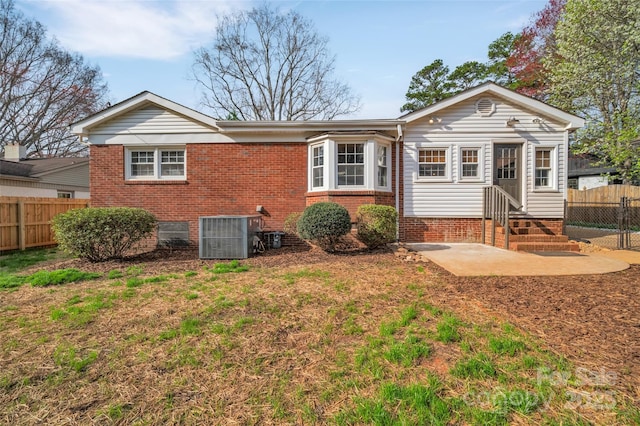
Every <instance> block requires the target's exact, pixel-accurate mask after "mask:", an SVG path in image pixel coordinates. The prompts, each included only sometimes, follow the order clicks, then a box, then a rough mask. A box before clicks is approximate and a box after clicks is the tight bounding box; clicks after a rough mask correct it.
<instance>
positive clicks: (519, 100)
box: [400, 82, 585, 130]
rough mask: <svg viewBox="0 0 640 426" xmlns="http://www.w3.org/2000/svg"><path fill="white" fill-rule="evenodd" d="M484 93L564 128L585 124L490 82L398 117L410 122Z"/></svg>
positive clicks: (556, 109) (569, 115)
mask: <svg viewBox="0 0 640 426" xmlns="http://www.w3.org/2000/svg"><path fill="white" fill-rule="evenodd" d="M484 93H493V94H495V95H496V96H499V97H501V98H504V99H507V100H509V101H511V102H513V103H516V104H519V105H522V106H523V107H525V108H528V109H530V110H532V111H535V112H537V113H539V114H542V115H546V116H549V117H551V118H554V119H556V120H558V121H560V122H562V123H565V130H574V129H579V128H581V127H584V125H585V120H584V119H583V118H581V117H578V116H575V115H573V114H569V113H568V112H564V111H562V110H560V109H558V108H556V107H553V106H551V105H548V104H546V103H544V102H541V101H539V100H537V99H533V98H530V97H528V96H525V95H521V94H520V93H517V92H514V91H513V90H509V89H505V88H504V87H502V86H499V85H497V84H495V83H491V82H489V83H484V84H481V85H480V86H476V87H474V88H471V89H469V90H465V91H464V92H461V93H458V94H457V95H454V96H452V97H450V98H447V99H444V100H442V101H440V102H437V103H435V104H433V105H430V106H428V107H426V108H422V109H420V110H418V111H414V112H410V113H408V114H406V115H403V116H401V117H400V119H402V120H405V121H406V122H407V123H410V122H412V121H415V120H418V119H420V118H423V117H426V116H429V115H433V114H435V113H437V112H438V111H441V110H443V109H445V108H448V107H450V106H452V105H455V104H457V103H460V102H463V101H465V100H467V99H470V98H473V97H475V96H478V95H481V94H484Z"/></svg>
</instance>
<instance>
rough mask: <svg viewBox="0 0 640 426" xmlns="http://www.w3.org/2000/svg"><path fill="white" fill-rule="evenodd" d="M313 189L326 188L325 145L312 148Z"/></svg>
mask: <svg viewBox="0 0 640 426" xmlns="http://www.w3.org/2000/svg"><path fill="white" fill-rule="evenodd" d="M311 161H312V164H311V187H312V188H323V187H324V145H315V146H312V147H311Z"/></svg>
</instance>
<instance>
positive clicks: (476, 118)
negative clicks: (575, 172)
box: [72, 83, 584, 250]
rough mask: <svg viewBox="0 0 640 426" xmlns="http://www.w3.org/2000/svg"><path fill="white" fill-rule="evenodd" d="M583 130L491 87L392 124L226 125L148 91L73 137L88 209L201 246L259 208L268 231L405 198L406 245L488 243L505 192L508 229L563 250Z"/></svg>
mask: <svg viewBox="0 0 640 426" xmlns="http://www.w3.org/2000/svg"><path fill="white" fill-rule="evenodd" d="M583 125H584V120H583V119H581V118H579V117H576V116H574V115H571V114H568V113H565V112H563V111H560V110H558V109H556V108H553V107H551V106H549V105H547V104H544V103H542V102H540V101H537V100H534V99H531V98H528V97H526V96H523V95H520V94H518V93H516V92H513V91H511V90H508V89H505V88H502V87H500V86H498V85H496V84H494V83H485V84H482V85H480V86H477V87H475V88H472V89H469V90H467V91H465V92H462V93H460V94H458V95H456V96H453V97H451V98H449V99H446V100H443V101H441V102H439V103H436V104H434V105H432V106H429V107H427V108H425V109H422V110H419V111H415V112H412V113H410V114H407V115H404V116H402V117H400V118H397V119H382V120H331V121H294V122H283V121H277V122H273V121H259V122H246V121H220V120H215V119H214V118H212V117H210V116H207V115H205V114H202V113H200V112H197V111H194V110H192V109H189V108H186V107H184V106H182V105H179V104H177V103H175V102H172V101H170V100H168V99H165V98H162V97H160V96H157V95H155V94H153V93H149V92H142V93H140V94H138V95H136V96H134V97H132V98H130V99H127V100H125V101H123V102H120V103H118V104H116V105H114V106H112V107H110V108H108V109H106V110H104V111H102V112H100V113H97V114H94V115H92V116H89V117H87V118H85V119H84V120H81V121H79V122H77V123H75V124H74V125H72V131H73V132H74V133H76V134H77V135H78V136H79V137H80V138H82V139H83V140H84V141H86V142H88V143H89V144H90V150H91V196H92V205H94V206H131V207H142V208H145V209H147V210H149V211H151V212H152V213H154V214H155V215H156V216H157V217H158V219H159V222H160V232H162V229H163V227H166V229H178V228H179V229H183V231H184V232H185V236H184V238H187V239H188V240H190V241H191V242H192V243H193V244H194V245H197V244H198V240H199V235H198V232H199V230H198V219H199V218H200V217H205V216H216V215H252V214H254V215H255V214H257V211H259V214H261V215H262V218H263V225H262V227H263V229H264V230H265V231H269V230H272V231H277V230H282V228H283V224H284V221H285V219H286V218H287V217H288V216H289V215H290V214H291V213H295V212H301V211H303V210H304V208H305V207H306V206H308V205H310V204H312V203H315V202H319V201H334V202H337V203H340V204H342V205H344V206H345V207H347V209H348V210H349V212H350V213H351V215H352V217H353V216H354V215H355V211H356V209H357V207H358V206H359V205H361V204H365V203H377V204H385V205H392V206H395V207H396V208H397V210H398V212H399V217H400V220H399V230H398V237H399V240H400V241H405V242H420V241H429V242H431V241H439V242H445V241H446V242H480V241H481V240H482V238H483V236H484V238H485V242H486V241H488V240H489V238H488V236H487V235H488V234H489V233H487V232H483V231H486V230H489V229H490V226H488V225H487V224H490V225H493V224H494V223H498V222H500V221H502V222H500V223H501V224H502V225H501V227H500V226H498V227H497V233H500V230H501V229H504V228H505V227H506V224H507V222H504V218H502V219H501V218H498V217H494V216H492V215H493V213H492V212H494V211H497V210H498V209H497V207H496V206H492V205H491V203H496V202H497V201H496V200H502V201H501V202H502V203H503V204H500V206H502V207H501V208H502V210H505V208H504V207H505V206H506V212H507V213H508V216H509V219H508V220H511V222H509V224H510V227H511V228H512V229H511V233H513V234H519V233H522V234H544V235H540V236H539V238H538V240H539V241H537V242H536V243H538V246H539V247H538V248H539V249H544V248H547V249H558V250H560V249H566V247H561V246H559V245H556V246H553V247H551V248H549V247H542V246H540V243H545V244H547V243H548V244H547V246H549V245H550V244H552V243H553V244H560V243H565V244H566V238H564V239H562V238H563V237H562V236H561V232H562V231H561V230H562V221H563V215H564V199H565V195H566V189H567V154H568V139H569V132H571V131H573V130H575V129H577V128H580V127H581V126H583ZM486 188H497V189H496V191H497V192H495V194H499V196H497V195H495V194H494V193H491V194H494V195H487V194H489V192H488V191H487V189H486ZM496 197H497V198H496ZM505 200H506V204H504V202H505ZM502 210H500V211H502ZM483 223H484V228H483ZM519 226H526V227H535V228H536V231H532V230H529V229H527V230H525V231H523V232H520V231H519V230H518V229H515V228H516V227H519ZM490 234H491V236H492V238H491V241H492V242H494V243H496V244H500V243H501V241H502V240H504V239H505V238H504V237H502V239H501V238H500V237H498V238H497V239H496V237H495V235H494V234H496V228H493V229H492V231H491V232H490ZM507 235H509V233H508V234H507ZM542 237H544V238H542ZM556 237H557V238H559V240H556V239H554V238H556ZM545 238H549V240H546V239H545ZM512 240H514V239H512ZM534 242H535V241H529V242H528V243H534ZM504 244H505V245H508V237H507V238H506V241H505V242H504ZM512 244H513V246H512V247H511V248H514V246H516V244H515V242H512ZM519 244H520V247H519V248H520V249H532V248H533V246H531V245H529V246H525V245H524V244H523V243H522V242H520V243H519Z"/></svg>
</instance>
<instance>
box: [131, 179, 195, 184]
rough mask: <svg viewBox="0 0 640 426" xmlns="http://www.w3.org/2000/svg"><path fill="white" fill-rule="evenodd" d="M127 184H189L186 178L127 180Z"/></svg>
mask: <svg viewBox="0 0 640 426" xmlns="http://www.w3.org/2000/svg"><path fill="white" fill-rule="evenodd" d="M124 184H125V185H188V184H189V182H188V181H187V180H186V179H185V180H168V179H167V180H125V181H124Z"/></svg>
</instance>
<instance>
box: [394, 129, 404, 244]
mask: <svg viewBox="0 0 640 426" xmlns="http://www.w3.org/2000/svg"><path fill="white" fill-rule="evenodd" d="M396 129H397V132H398V136H396V167H395V168H396V193H395V199H396V212H398V221H397V222H396V241H400V142H402V141H404V135H403V133H402V124H398V125H397V127H396Z"/></svg>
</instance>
